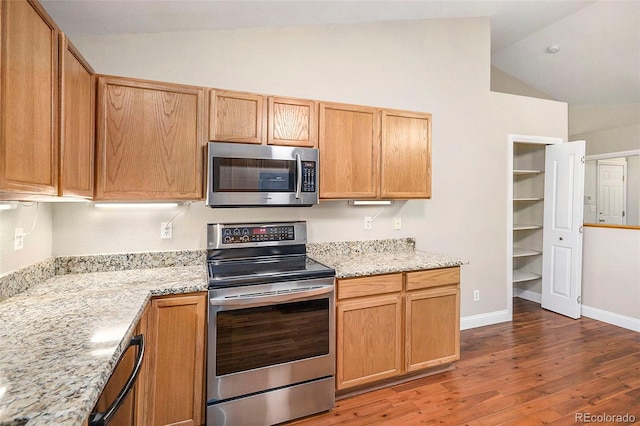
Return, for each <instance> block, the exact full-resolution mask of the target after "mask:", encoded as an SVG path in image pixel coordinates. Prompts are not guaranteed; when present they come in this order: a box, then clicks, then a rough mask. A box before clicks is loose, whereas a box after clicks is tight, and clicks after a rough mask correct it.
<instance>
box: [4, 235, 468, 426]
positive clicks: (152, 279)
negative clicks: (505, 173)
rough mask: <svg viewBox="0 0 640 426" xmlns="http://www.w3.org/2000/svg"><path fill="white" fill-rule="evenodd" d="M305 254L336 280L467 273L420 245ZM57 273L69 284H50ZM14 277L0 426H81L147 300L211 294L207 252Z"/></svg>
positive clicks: (62, 264) (393, 242) (116, 259)
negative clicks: (449, 271) (450, 269)
mask: <svg viewBox="0 0 640 426" xmlns="http://www.w3.org/2000/svg"><path fill="white" fill-rule="evenodd" d="M307 254H308V256H309V257H311V258H313V259H315V260H317V261H319V262H321V263H324V264H325V265H327V266H330V267H332V268H334V269H335V270H336V274H337V277H338V278H348V277H357V276H366V275H377V274H386V273H393V272H404V271H413V270H422V269H435V268H444V267H453V266H459V265H463V264H465V263H467V262H465V261H463V260H460V259H457V258H453V257H450V256H445V255H440V254H433V253H425V252H420V251H415V240H414V239H413V238H403V239H390V240H372V241H346V242H332V243H309V244H307ZM181 265H182V266H181ZM188 265H196V266H188ZM145 266H146V267H150V268H154V269H125V268H138V267H145ZM162 266H171V267H162ZM54 269H55V270H56V272H57V273H59V274H64V273H67V275H55V276H53V277H50V278H47V274H53V273H54ZM113 269H125V270H115V271H114V270H113ZM96 270H98V271H106V272H90V271H96ZM83 272H86V273H83ZM13 275H15V276H9V277H0V290H2V291H0V296H2V297H0V426H17V425H28V426H40V425H52V424H55V425H69V426H71V425H73V426H76V425H81V424H82V422H84V420H86V419H87V417H88V415H89V414H90V412H91V410H92V408H93V406H94V405H95V403H96V401H97V400H98V397H99V395H100V393H101V392H102V389H103V388H104V385H105V384H106V382H107V380H108V379H109V377H110V376H111V373H112V372H113V369H114V367H115V364H116V362H117V360H118V359H119V357H120V355H121V353H122V351H123V350H124V349H125V348H126V346H127V344H128V341H129V339H130V337H131V336H132V334H133V330H134V328H135V326H136V324H137V322H138V320H139V319H140V317H141V315H142V312H143V310H144V307H145V306H146V304H147V302H148V301H149V299H150V298H151V297H153V296H160V295H165V294H182V293H192V292H198V291H205V290H206V289H207V272H206V267H205V252H204V251H185V252H166V253H141V254H127V255H102V256H86V257H75V258H56V259H55V260H54V261H51V260H48V261H45V262H42V264H40V265H34V266H33V267H28V268H25V269H24V271H21V272H20V273H18V274H13ZM49 276H51V275H49ZM40 279H42V282H39V283H35V282H36V281H39V280H40ZM32 283H34V284H32ZM3 284H4V288H2V287H3ZM3 298H4V300H3Z"/></svg>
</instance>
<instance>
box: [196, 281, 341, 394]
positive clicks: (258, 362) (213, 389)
mask: <svg viewBox="0 0 640 426" xmlns="http://www.w3.org/2000/svg"><path fill="white" fill-rule="evenodd" d="M333 281H334V280H333V278H321V279H309V280H300V281H289V282H282V283H274V284H263V285H255V286H243V287H232V288H223V289H212V290H209V331H208V337H209V341H208V355H207V361H208V362H207V400H208V402H209V403H216V402H219V401H222V400H226V399H229V398H234V397H238V396H242V395H247V394H251V393H256V392H263V391H268V390H272V389H276V388H281V387H285V386H290V385H294V384H297V383H301V382H305V381H309V380H314V379H319V378H326V377H331V376H333V375H334V374H335V348H334V345H335V305H334V285H333Z"/></svg>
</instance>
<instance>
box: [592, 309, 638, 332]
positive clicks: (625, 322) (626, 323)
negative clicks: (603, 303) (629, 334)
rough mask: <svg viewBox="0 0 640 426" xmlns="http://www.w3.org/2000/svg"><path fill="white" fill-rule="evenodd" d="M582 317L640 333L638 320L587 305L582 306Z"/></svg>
mask: <svg viewBox="0 0 640 426" xmlns="http://www.w3.org/2000/svg"><path fill="white" fill-rule="evenodd" d="M582 315H584V316H585V317H588V318H592V319H595V320H598V321H602V322H606V323H607V324H611V325H615V326H618V327H622V328H626V329H627V330H631V331H637V332H638V333H640V319H638V318H631V317H628V316H626V315H620V314H616V313H615V312H609V311H605V310H603V309H599V308H594V307H591V306H587V305H582Z"/></svg>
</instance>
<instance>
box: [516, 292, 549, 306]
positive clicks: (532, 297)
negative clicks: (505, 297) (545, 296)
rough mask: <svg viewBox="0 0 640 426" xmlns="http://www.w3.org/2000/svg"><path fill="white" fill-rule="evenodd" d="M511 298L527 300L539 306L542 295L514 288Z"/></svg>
mask: <svg viewBox="0 0 640 426" xmlns="http://www.w3.org/2000/svg"><path fill="white" fill-rule="evenodd" d="M513 297H519V298H520V299H524V300H528V301H529V302H535V303H537V304H539V305H540V304H542V295H541V294H540V293H536V292H535V291H530V290H523V289H521V288H514V289H513Z"/></svg>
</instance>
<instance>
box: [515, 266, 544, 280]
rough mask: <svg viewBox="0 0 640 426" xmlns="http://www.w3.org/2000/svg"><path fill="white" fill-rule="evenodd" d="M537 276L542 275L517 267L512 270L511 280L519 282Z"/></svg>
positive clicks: (535, 278)
mask: <svg viewBox="0 0 640 426" xmlns="http://www.w3.org/2000/svg"><path fill="white" fill-rule="evenodd" d="M539 278H542V275H540V274H536V273H534V272H529V271H521V270H519V269H515V270H514V271H513V282H514V283H521V282H524V281H531V280H537V279H539Z"/></svg>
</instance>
